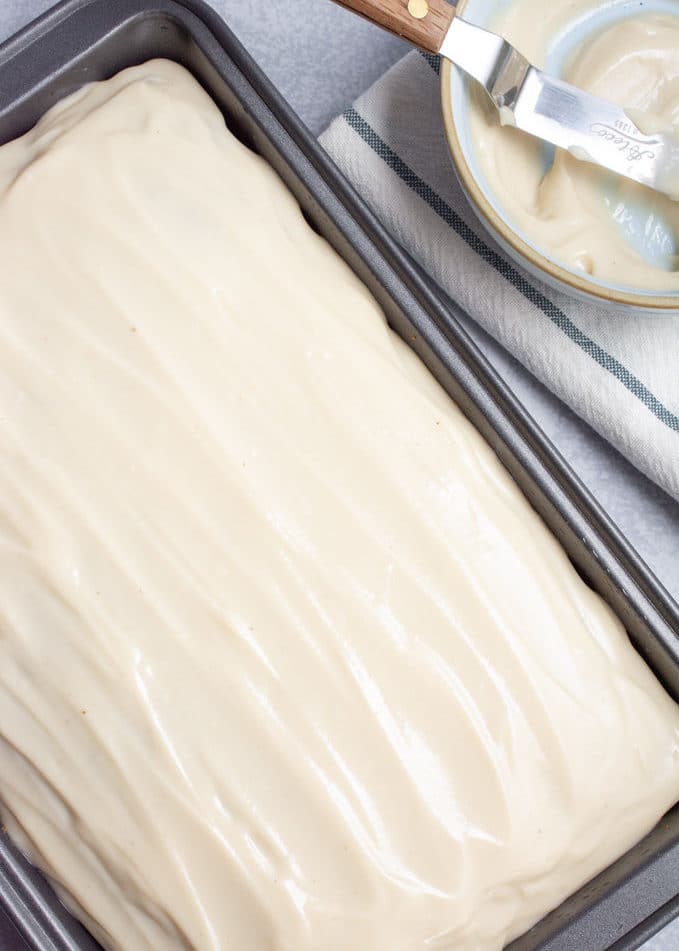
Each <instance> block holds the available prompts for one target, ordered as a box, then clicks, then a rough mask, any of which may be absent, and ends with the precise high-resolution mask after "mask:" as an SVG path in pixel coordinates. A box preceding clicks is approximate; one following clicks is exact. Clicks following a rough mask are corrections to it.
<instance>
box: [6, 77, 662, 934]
mask: <svg viewBox="0 0 679 951" xmlns="http://www.w3.org/2000/svg"><path fill="white" fill-rule="evenodd" d="M0 261H1V262H2V270H3V280H2V283H3V291H2V295H1V296H0V392H1V406H2V418H1V420H0V566H1V571H0V579H1V580H0V801H1V803H2V817H3V821H5V822H6V823H7V824H8V825H9V827H10V830H11V832H12V834H13V835H14V836H15V837H16V838H17V840H18V841H19V842H20V843H21V844H22V845H23V847H24V848H25V849H26V850H27V851H28V852H29V854H30V855H31V857H32V858H33V860H34V861H35V862H37V863H38V864H39V865H40V866H41V867H42V868H43V869H44V870H46V871H47V873H48V874H49V875H50V876H51V877H52V879H53V880H54V881H55V882H56V883H57V885H58V887H59V889H60V892H61V894H62V895H64V897H65V900H66V901H67V902H68V903H69V904H70V906H71V907H72V908H74V909H76V911H77V913H78V914H79V915H80V916H81V918H82V919H83V920H84V921H85V922H86V923H87V924H88V926H89V927H90V928H91V929H92V931H93V933H94V934H95V935H96V936H97V937H98V938H99V940H100V941H101V942H102V944H103V945H104V947H106V948H108V949H119V951H145V949H148V951H178V949H186V948H195V949H199V951H211V949H213V951H216V949H235V951H266V949H270V951H347V949H349V948H350V949H355V951H385V949H387V948H388V949H389V951H425V948H426V949H441V951H499V949H500V948H501V947H502V946H503V945H504V944H505V943H506V941H508V940H509V939H511V938H512V937H513V936H515V935H517V934H519V933H520V932H522V931H523V930H524V929H526V928H527V927H528V926H530V925H531V924H532V923H533V922H534V921H535V920H536V919H538V918H540V917H541V916H542V915H543V914H544V913H545V912H546V911H548V910H549V909H551V908H553V907H554V906H556V905H557V904H558V903H560V902H561V901H562V899H563V898H564V897H565V896H566V895H568V894H569V893H570V892H572V891H573V890H574V889H575V888H577V887H578V886H579V885H580V884H582V883H583V882H585V881H586V880H587V879H589V878H590V877H591V876H592V875H593V874H595V873H596V872H598V871H599V870H600V869H602V868H603V867H604V866H606V865H607V864H609V863H610V862H611V861H612V860H613V859H615V858H616V857H617V856H619V855H620V854H621V853H622V852H624V851H625V850H626V849H627V848H628V847H629V846H631V845H632V844H633V843H635V842H636V841H638V840H639V839H640V838H641V837H642V836H643V835H644V834H645V833H646V832H647V831H648V830H649V829H650V828H651V827H652V826H653V825H654V824H655V823H656V821H657V820H658V819H659V818H660V817H661V816H662V815H663V813H664V812H665V811H666V810H667V808H668V807H669V806H670V805H671V804H672V803H673V802H674V801H675V800H676V799H677V798H679V708H678V707H677V706H676V705H675V703H674V702H673V701H672V700H671V699H670V697H669V696H668V695H667V694H666V693H665V692H664V690H663V689H662V688H661V686H660V685H659V683H658V682H657V681H656V680H655V678H654V677H653V676H652V674H651V672H650V671H649V669H648V668H647V667H646V666H645V664H644V663H643V662H642V660H641V658H640V657H639V656H638V655H637V653H636V652H635V651H634V650H633V649H632V647H631V645H630V643H629V641H628V639H627V636H626V634H625V632H624V630H623V628H622V627H621V625H620V623H619V622H618V621H617V620H616V618H615V617H614V616H613V614H612V613H611V611H610V610H609V609H608V608H607V607H606V605H605V604H604V603H603V601H602V600H601V599H600V598H599V597H598V596H597V595H595V594H594V593H593V592H592V591H591V590H590V589H589V588H588V587H587V586H586V585H585V583H584V582H583V581H582V580H581V579H580V577H579V576H578V575H577V573H576V572H575V570H574V568H573V567H572V565H571V564H570V562H569V561H568V559H567V557H566V555H565V553H564V551H563V550H562V549H561V548H560V547H559V545H558V544H557V543H556V541H555V540H554V538H553V537H552V536H551V535H550V533H549V532H548V530H547V529H546V527H545V526H544V524H543V523H542V522H541V521H540V519H539V518H538V516H537V515H536V514H535V513H534V511H533V510H532V509H531V508H530V506H529V505H528V503H527V502H526V500H525V499H524V497H523V496H522V495H521V493H520V492H519V490H518V489H517V487H516V486H515V484H514V483H513V482H512V481H511V479H510V478H509V477H508V475H507V474H506V472H505V470H504V469H503V468H502V466H501V465H500V463H499V461H498V460H497V458H496V457H495V455H494V454H493V452H492V451H491V450H490V449H489V448H488V446H487V445H486V444H485V443H484V441H483V440H482V439H481V437H480V436H479V435H478V433H477V432H476V431H475V430H474V429H473V427H472V426H471V425H470V423H469V422H468V421H467V420H466V419H465V418H464V417H463V415H462V414H461V412H460V411H459V410H458V409H457V408H456V407H455V406H454V405H453V403H452V402H451V401H450V399H449V398H448V396H447V395H446V394H445V393H444V392H443V391H442V390H441V389H440V388H439V386H438V385H437V384H436V383H435V382H434V380H433V378H432V377H431V376H430V375H429V374H428V372H427V371H426V369H425V368H424V366H423V365H422V364H421V363H420V362H419V361H418V359H417V358H416V357H415V356H414V355H413V353H412V352H411V351H410V350H409V349H408V348H407V347H406V346H405V345H404V344H403V343H402V342H401V341H400V340H399V339H398V338H397V337H396V336H395V335H394V333H393V332H392V331H391V330H389V329H388V327H387V324H386V322H385V319H384V316H383V314H382V313H381V311H380V309H379V307H378V306H377V304H376V303H375V301H374V300H373V299H372V297H371V296H370V294H369V293H368V292H367V291H366V289H365V288H364V287H363V285H362V284H361V283H360V282H359V280H358V279H357V278H356V276H355V275H354V274H353V273H352V272H351V271H350V270H349V268H348V267H347V266H346V265H345V264H344V263H343V262H342V261H341V260H340V259H339V257H337V256H336V254H335V253H334V252H333V251H332V250H331V248H330V247H329V246H328V245H327V244H326V243H325V242H324V241H323V240H322V239H321V238H319V237H318V236H317V235H316V234H315V233H314V232H313V231H312V230H311V229H310V228H309V227H308V226H307V224H306V223H305V221H304V219H303V217H302V214H301V213H300V210H299V208H298V206H297V204H296V203H295V201H294V199H293V198H292V197H291V195H290V194H289V192H288V191H287V190H286V188H285V187H284V186H283V184H282V183H281V181H280V180H279V179H278V178H277V177H276V175H275V174H274V173H273V172H272V171H271V169H270V168H269V167H268V166H267V165H266V164H265V163H264V161H262V160H261V159H260V158H258V157H256V156H255V155H253V154H252V153H251V152H250V151H248V150H247V149H246V148H245V147H244V146H243V145H242V144H241V143H240V142H239V141H238V140H237V139H236V138H234V137H233V136H232V135H231V134H230V132H229V131H228V130H227V129H226V128H225V126H224V121H223V119H222V116H221V115H220V113H219V112H218V110H217V108H216V106H215V105H214V104H213V103H212V101H211V100H210V99H209V98H208V96H207V95H206V93H205V92H203V90H202V89H201V88H200V87H199V85H198V84H197V83H196V82H195V81H194V80H193V78H191V76H190V75H189V74H188V73H187V72H185V71H184V70H183V69H182V68H181V67H179V66H177V65H175V64H172V63H169V62H165V61H154V62H151V63H148V64H146V65H144V66H141V67H137V68H134V69H131V70H128V71H125V72H122V73H120V74H119V75H117V76H116V77H114V78H113V79H112V80H110V81H108V82H105V83H101V84H95V85H91V86H89V87H87V88H85V89H84V90H83V91H81V92H80V93H78V94H76V95H75V96H74V97H72V98H70V99H68V100H65V101H64V102H62V103H61V104H59V105H57V106H56V107H55V108H54V109H52V110H51V111H50V112H49V113H48V114H47V115H46V116H45V117H44V118H43V119H42V121H41V122H40V123H39V124H38V125H37V126H36V128H35V129H34V130H33V131H32V132H30V133H29V134H28V135H26V136H25V137H23V138H22V139H19V140H17V141H15V142H12V143H10V144H7V145H5V146H3V147H2V148H0Z"/></svg>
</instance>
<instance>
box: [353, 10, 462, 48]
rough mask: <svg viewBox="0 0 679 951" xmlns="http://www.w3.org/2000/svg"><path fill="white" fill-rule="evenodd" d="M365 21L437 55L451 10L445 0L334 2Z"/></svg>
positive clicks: (452, 11) (448, 22) (451, 14)
mask: <svg viewBox="0 0 679 951" xmlns="http://www.w3.org/2000/svg"><path fill="white" fill-rule="evenodd" d="M335 2H336V3H339V5H340V6H341V7H346V8H347V10H353V11H354V13H358V14H360V16H362V17H365V18H366V19H367V20H372V22H373V23H376V24H377V25H378V26H381V27H384V29H385V30H389V32H390V33H395V34H396V35H397V36H402V37H403V39H404V40H408V41H409V42H410V43H414V44H415V46H419V47H420V49H423V50H427V51H428V52H430V53H438V51H439V50H440V49H441V43H443V38H444V37H445V35H446V33H447V31H448V27H449V26H450V24H451V22H452V19H453V17H454V16H455V7H453V6H451V5H450V4H449V3H447V2H446V0H335Z"/></svg>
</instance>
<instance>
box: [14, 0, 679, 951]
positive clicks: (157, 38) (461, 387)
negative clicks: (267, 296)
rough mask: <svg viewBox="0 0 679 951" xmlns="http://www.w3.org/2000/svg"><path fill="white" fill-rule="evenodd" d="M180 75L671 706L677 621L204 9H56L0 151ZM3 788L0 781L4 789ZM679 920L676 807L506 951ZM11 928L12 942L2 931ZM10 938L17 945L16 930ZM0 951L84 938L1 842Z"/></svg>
mask: <svg viewBox="0 0 679 951" xmlns="http://www.w3.org/2000/svg"><path fill="white" fill-rule="evenodd" d="M158 56H161V57H167V58H169V59H173V60H176V61H178V62H180V63H182V64H183V65H184V66H186V67H187V68H188V69H189V70H190V71H191V72H192V73H193V74H194V75H195V76H196V77H197V79H198V80H199V81H200V82H201V83H202V84H203V86H204V87H205V88H206V89H207V90H208V92H209V93H210V94H211V95H212V97H213V98H214V100H215V101H216V102H217V103H218V105H219V106H220V108H221V109H222V112H223V114H224V116H225V119H226V122H227V124H228V125H229V127H230V128H231V129H232V130H233V131H234V132H235V133H236V134H237V135H238V136H239V137H240V138H241V139H242V140H243V141H244V142H245V143H246V144H248V145H249V146H250V147H251V148H253V149H254V150H255V151H257V152H259V153H260V154H262V155H263V156H264V157H265V159H267V161H268V162H269V163H270V164H271V165H272V166H273V167H274V168H275V169H276V171H277V172H278V174H279V175H280V176H281V177H282V178H283V179H284V181H285V182H286V184H287V185H288V187H289V188H290V190H291V191H292V192H293V193H294V195H295V196H296V197H297V199H298V201H299V203H300V205H301V206H302V208H303V210H304V213H305V215H306V217H307V219H308V221H309V223H310V224H311V225H312V227H314V228H315V229H316V230H317V231H319V232H320V233H321V234H322V235H324V236H325V237H326V238H327V239H328V241H330V243H331V244H332V245H333V246H334V247H335V248H336V249H337V251H338V252H339V254H340V255H342V257H344V258H345V259H346V260H347V261H348V263H349V264H350V266H351V267H352V268H353V269H354V270H355V271H356V272H357V273H358V275H359V276H360V277H361V279H362V280H363V281H364V283H365V284H366V285H367V286H368V287H369V288H370V290H371V291H372V292H373V294H374V295H375V297H376V298H377V299H378V301H379V302H380V303H381V305H382V307H383V308H384V310H385V311H386V314H387V316H388V319H389V321H390V323H391V325H392V326H393V327H394V329H395V330H397V332H398V333H399V334H400V335H401V336H402V337H403V338H404V339H405V340H406V341H407V342H408V343H409V344H410V345H411V346H412V347H413V349H415V350H416V352H417V353H418V354H419V355H420V356H421V357H422V359H423V360H424V362H425V363H426V364H427V366H428V367H429V368H430V370H431V371H432V373H433V374H434V375H435V376H436V378H437V379H438V380H439V381H440V382H441V383H442V384H443V386H444V387H445V388H446V390H447V391H448V392H449V393H450V395H451V397H452V398H453V399H454V400H455V401H456V402H457V403H458V405H459V406H460V407H461V408H462V409H463V411H464V412H465V413H466V415H467V416H468V417H469V418H470V419H471V420H472V422H473V423H474V425H475V426H476V427H477V429H479V430H480V432H481V433H482V434H483V436H484V437H485V438H486V439H487V441H488V442H489V443H490V444H491V446H492V447H493V448H494V449H495V451H496V452H497V454H498V456H499V457H500V459H501V460H502V462H503V463H504V464H505V466H506V467H507V469H508V470H509V472H510V473H511V474H512V476H513V477H514V478H515V479H516V481H517V482H518V483H519V485H520V486H521V488H522V489H523V491H524V492H525V494H526V496H527V497H528V499H529V500H530V502H531V503H532V505H533V506H534V507H535V508H536V509H537V510H538V511H539V512H540V514H541V515H542V517H543V518H544V520H545V521H546V522H547V524H548V525H549V526H550V528H551V530H552V531H553V532H554V534H555V535H556V536H557V538H558V539H559V540H560V541H561V543H562V545H563V546H564V548H565V549H566V550H567V552H568V553H569V555H570V557H571V559H572V560H573V562H574V563H575V565H576V566H577V568H578V569H579V571H580V572H581V573H582V575H583V576H584V577H585V579H586V580H587V581H588V583H589V584H590V585H591V586H592V587H593V588H595V589H596V590H597V591H599V592H600V594H602V595H603V597H604V598H605V599H606V600H607V601H608V602H609V603H610V604H611V606H612V607H613V609H614V610H615V612H616V613H617V614H618V616H619V617H620V618H621V619H622V621H623V623H624V624H625V626H626V628H627V630H628V631H629V634H630V637H631V638H632V641H633V643H634V645H635V647H636V648H637V650H638V651H639V652H640V653H641V654H642V655H643V656H644V657H645V659H646V660H647V662H648V663H649V665H650V666H651V668H652V669H653V670H654V672H655V673H656V675H657V676H658V678H659V679H660V680H661V681H662V683H663V684H664V686H665V687H666V689H667V690H668V691H669V692H670V693H671V694H672V695H673V696H674V697H675V698H676V699H679V609H678V608H677V605H676V604H675V603H674V602H673V601H672V600H671V598H670V597H669V595H668V594H667V592H666V591H664V590H663V589H662V588H661V586H660V585H659V583H658V582H657V581H656V580H655V579H654V578H653V576H652V575H651V574H650V573H649V571H648V570H647V569H646V567H645V566H644V565H643V564H642V563H641V561H640V560H639V558H638V557H637V555H636V554H635V553H634V552H633V551H632V550H631V548H630V547H629V545H628V544H627V543H626V542H625V540H624V539H623V538H622V537H621V536H620V534H619V533H618V531H617V530H616V528H615V527H614V526H613V525H612V524H611V522H610V521H609V520H608V519H607V517H606V516H605V515H604V513H603V512H602V511H601V510H600V509H599V508H598V506H597V505H596V503H595V502H594V501H593V499H592V498H591V497H590V496H589V495H588V493H587V492H586V491H585V489H584V488H583V486H582V485H581V484H580V483H579V481H578V480H577V478H576V477H575V476H574V474H573V473H572V472H571V471H570V469H569V468H568V466H567V465H566V463H565V462H564V460H563V459H562V458H561V457H560V456H559V455H558V453H557V452H556V450H555V449H554V448H553V447H552V446H551V444H550V443H549V442H548V440H547V439H546V437H545V436H544V435H543V434H542V433H541V431H540V430H539V429H538V428H537V427H536V425H535V424H534V423H533V421H532V420H531V418H530V417H529V416H528V415H527V413H526V412H525V410H524V409H523V408H522V407H521V405H520V404H519V403H518V402H517V401H516V400H515V399H514V398H513V396H512V394H511V393H510V392H509V391H508V390H507V389H506V387H505V386H504V384H503V383H502V382H501V381H500V379H499V378H498V376H497V375H496V374H495V373H494V371H493V370H492V369H491V368H490V366H489V365H488V364H487V363H486V361H485V360H484V358H483V357H482V356H481V354H480V353H479V352H478V350H477V349H476V347H475V346H474V344H473V343H472V342H471V340H470V339H469V337H468V336H467V334H466V333H465V331H464V329H463V328H462V326H461V324H460V323H459V321H458V314H459V311H457V310H456V309H455V306H454V305H451V304H450V302H446V303H444V302H443V301H442V300H441V299H440V298H439V297H438V296H437V294H436V292H435V291H434V290H433V289H432V288H431V286H430V285H429V284H428V283H427V282H426V281H424V280H423V279H422V277H421V275H420V273H419V272H418V270H417V269H416V267H415V266H414V265H413V263H412V262H411V261H410V259H409V258H408V257H407V255H405V254H404V253H403V251H402V250H401V249H400V248H399V247H398V246H397V245H396V244H395V243H394V241H392V240H391V238H390V237H389V236H388V235H387V234H386V233H385V231H384V230H383V229H382V227H381V226H380V225H379V223H378V222H377V221H376V220H375V218H374V217H373V216H372V214H371V213H370V212H369V211H368V209H367V208H366V207H365V205H364V204H363V203H362V202H361V200H360V199H359V198H358V196H357V195H356V194H355V192H354V191H353V190H352V188H351V187H350V186H349V184H348V183H347V182H346V181H345V180H344V178H343V177H342V176H341V174H340V173H339V172H338V170H337V169H336V168H335V167H334V165H333V164H332V162H331V161H330V160H329V159H328V158H327V156H326V155H325V153H324V152H323V151H322V149H321V148H320V147H319V145H318V144H317V142H316V140H315V139H314V138H313V137H312V136H311V135H310V133H309V132H308V131H307V130H306V128H305V127H304V126H303V124H302V123H301V122H300V120H299V119H298V118H297V117H296V116H295V114H294V113H293V112H292V111H291V109H290V108H289V107H288V106H287V105H286V103H285V102H284V101H283V100H282V98H281V97H280V96H279V95H278V93H277V92H276V90H275V89H274V88H273V87H272V86H271V84H270V83H269V82H268V80H267V79H266V78H265V76H264V75H263V74H262V73H261V72H260V70H259V69H258V68H257V67H256V66H255V64H254V63H253V61H252V59H251V58H250V57H249V56H248V54H247V53H246V52H245V50H244V49H243V47H242V46H241V45H240V43H238V41H237V40H236V39H235V37H234V36H233V35H232V34H231V33H230V32H229V30H228V29H227V28H226V26H225V25H224V24H223V22H222V21H221V20H220V19H219V17H217V16H216V14H215V13H214V12H213V11H212V10H210V9H209V8H208V7H206V6H205V5H204V4H203V3H202V2H201V0H65V2H63V3H61V4H59V5H58V6H56V7H55V8H54V9H53V10H52V11H50V12H49V13H47V14H46V15H45V16H44V17H42V18H41V19H39V20H37V21H35V22H34V23H33V24H32V25H30V26H29V27H27V28H26V29H25V30H24V31H22V32H21V33H19V34H17V35H16V36H15V37H14V38H12V39H10V40H9V41H8V42H7V43H5V44H4V45H2V46H1V47H0V142H6V141H8V140H10V139H12V138H15V137H16V136H18V135H20V134H22V133H23V132H26V131H27V130H28V129H29V128H30V127H31V126H32V125H33V124H34V123H35V121H36V120H37V119H38V118H39V117H40V116H41V115H42V114H43V113H44V112H45V111H46V110H47V109H48V108H49V107H50V106H51V105H53V104H54V103H55V102H56V101H57V100H59V99H61V98H62V97H63V96H65V95H67V94H69V93H71V92H73V91H75V90H76V89H78V88H79V87H80V86H81V85H82V84H83V83H85V82H89V81H92V80H97V79H104V78H106V77H108V76H111V75H112V74H113V73H116V72H117V71H118V70H120V69H123V68H124V67H127V66H132V65H134V64H137V63H141V62H144V61H146V60H148V59H151V58H153V57H158ZM1 782H2V779H1V777H0V783H1ZM677 915H679V807H675V808H674V809H673V810H672V811H671V812H670V813H669V814H668V815H667V816H666V817H665V818H664V819H663V820H662V821H661V822H660V823H659V825H658V826H657V827H656V829H655V830H654V831H653V832H652V833H651V834H650V835H649V836H647V838H646V839H644V841H643V842H641V843H640V844H639V845H637V846H636V847H635V848H634V849H632V850H631V851H630V852H628V853H627V854H626V855H625V856H623V857H622V858H621V859H620V860H619V861H618V862H616V863H615V864H614V865H612V866H611V867H609V868H608V869H607V870H606V871H605V872H603V873H602V874H601V875H599V876H598V877H597V878H595V879H594V880H593V881H591V882H590V883H589V884H588V885H586V886H585V887H584V888H582V889H581V890H580V891H579V892H577V893H576V894H575V895H573V896H572V897H571V898H569V899H568V900H567V901H565V902H564V903H563V904H562V905H561V906H560V907H559V908H558V909H557V910H556V911H554V912H553V913H552V914H550V915H548V916H547V917H546V918H545V919H543V920H542V921H541V922H540V923H539V924H538V925H537V926H536V927H535V928H533V929H532V930H531V931H530V932H528V933H527V934H526V935H524V936H523V937H521V938H519V939H518V940H516V941H515V942H514V943H513V944H512V945H511V951H604V949H609V948H615V949H616V951H632V949H634V948H637V947H639V945H640V944H641V943H642V942H643V941H644V940H646V939H647V938H648V937H649V936H650V935H652V934H653V933H654V931H656V930H657V929H658V928H660V927H662V926H663V925H664V924H666V923H667V922H668V921H670V920H671V919H672V918H673V917H676V916H677ZM8 929H9V930H8ZM12 929H15V930H12ZM5 935H7V937H6V938H5V942H4V943H3V941H2V940H1V939H0V947H8V948H13V949H14V948H16V949H19V948H23V947H26V948H28V949H39V951H65V949H68V951H76V949H81V951H82V949H94V948H96V947H97V945H96V943H95V942H94V941H93V939H92V938H91V937H90V936H89V935H88V934H87V933H86V932H85V930H84V929H83V928H82V926H81V925H79V924H78V923H77V922H75V921H74V920H73V919H72V918H71V917H70V915H69V914H68V913H67V912H66V910H65V909H64V907H63V906H62V905H61V904H60V902H59V901H58V899H57V898H56V896H55V894H54V893H53V891H52V890H51V888H50V886H49V885H48V884H47V883H46V882H45V880H44V879H43V878H42V877H41V876H40V875H39V874H38V873H37V872H36V871H35V870H34V869H32V868H31V866H30V865H29V864H28V863H27V862H26V861H25V859H24V858H23V857H22V856H21V855H20V854H19V853H18V851H17V850H16V849H14V848H13V846H12V845H11V843H10V842H9V840H8V837H7V835H6V834H0V936H2V937H4V936H5Z"/></svg>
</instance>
